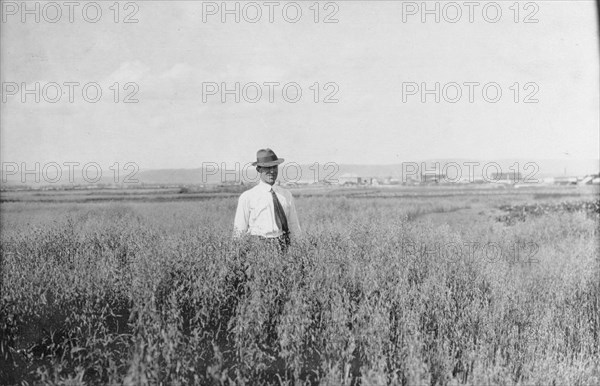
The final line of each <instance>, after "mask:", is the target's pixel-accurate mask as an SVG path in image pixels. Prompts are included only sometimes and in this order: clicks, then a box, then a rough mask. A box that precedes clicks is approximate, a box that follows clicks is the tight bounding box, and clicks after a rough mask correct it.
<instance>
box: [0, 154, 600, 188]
mask: <svg viewBox="0 0 600 386" xmlns="http://www.w3.org/2000/svg"><path fill="white" fill-rule="evenodd" d="M470 162H471V164H469V163H470ZM473 162H475V163H477V162H478V163H479V165H476V164H473ZM213 165H214V164H213ZM469 165H471V166H469ZM457 167H459V168H460V171H461V174H462V177H463V178H467V177H469V171H470V169H469V168H472V169H471V172H472V173H473V176H474V177H475V179H478V178H481V177H482V176H483V169H484V167H487V173H488V176H489V175H491V174H493V173H496V172H498V171H501V172H504V173H510V172H513V171H519V172H520V173H521V175H522V176H523V177H525V176H531V177H535V178H538V179H541V178H547V177H563V176H565V177H575V176H578V177H583V176H584V175H587V174H592V173H598V172H599V171H600V161H599V160H558V159H549V160H537V161H535V162H532V161H530V160H525V159H502V160H487V161H486V160H478V161H473V160H467V159H428V160H424V161H419V162H405V163H402V164H395V165H352V164H334V163H331V164H327V165H324V164H319V168H318V169H317V168H316V167H315V165H298V164H295V163H284V164H283V165H282V166H281V167H280V172H279V179H280V180H281V181H292V182H299V183H312V182H317V181H323V180H328V181H330V182H335V180H336V179H338V178H340V177H342V178H343V177H344V176H349V175H351V176H358V177H363V178H366V177H375V178H394V179H398V180H402V178H403V177H406V178H408V177H415V176H418V175H419V174H420V173H423V172H439V173H441V174H444V173H445V174H448V176H451V177H454V176H456V173H457V170H458V169H457ZM227 168H229V169H234V166H233V165H231V166H229V165H228V166H227ZM128 174H129V173H128V172H121V174H120V176H119V179H118V183H115V181H114V175H113V172H112V171H110V170H106V171H104V170H103V171H102V178H101V179H100V180H99V181H97V182H94V183H93V184H94V185H107V186H111V185H113V186H114V185H125V186H141V185H198V184H208V185H213V184H224V183H225V184H227V183H239V182H240V181H243V182H244V183H253V182H256V181H257V178H258V177H257V174H256V170H255V169H254V168H253V167H248V168H246V169H241V166H239V167H238V170H237V171H235V170H220V169H218V168H216V167H207V168H195V169H157V170H140V171H138V172H137V173H136V174H135V175H134V176H131V179H132V180H136V181H137V182H133V181H129V182H128V183H125V184H122V182H123V180H124V178H125V176H127V175H128ZM74 175H75V178H74V180H73V181H71V182H70V181H68V173H67V172H66V171H65V172H63V176H62V179H61V180H60V181H57V182H52V181H50V182H49V181H47V180H44V178H43V177H44V176H40V177H39V180H40V181H39V182H35V181H34V176H33V175H31V174H30V175H27V176H26V177H27V180H26V181H25V182H22V181H21V174H20V173H19V172H17V173H16V174H13V175H9V173H6V172H5V171H4V170H3V171H2V185H4V186H15V185H16V186H32V187H40V186H62V185H89V184H90V181H86V180H85V179H84V178H83V176H82V173H81V171H80V170H76V171H75V173H74ZM53 177H54V176H49V177H48V178H49V179H52V178H53Z"/></svg>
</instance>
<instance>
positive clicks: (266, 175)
mask: <svg viewBox="0 0 600 386" xmlns="http://www.w3.org/2000/svg"><path fill="white" fill-rule="evenodd" d="M256 170H257V171H258V174H260V179H261V181H263V182H264V183H267V184H269V185H273V184H274V183H275V180H277V174H278V173H279V167H278V166H277V165H275V166H271V167H266V166H257V167H256Z"/></svg>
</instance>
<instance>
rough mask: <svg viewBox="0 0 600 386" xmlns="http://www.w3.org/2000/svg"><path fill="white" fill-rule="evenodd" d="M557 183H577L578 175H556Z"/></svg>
mask: <svg viewBox="0 0 600 386" xmlns="http://www.w3.org/2000/svg"><path fill="white" fill-rule="evenodd" d="M554 184H556V185H577V177H554Z"/></svg>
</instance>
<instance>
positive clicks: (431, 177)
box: [421, 172, 446, 184]
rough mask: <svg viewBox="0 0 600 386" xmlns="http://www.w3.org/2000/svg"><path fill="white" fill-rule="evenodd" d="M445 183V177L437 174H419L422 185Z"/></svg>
mask: <svg viewBox="0 0 600 386" xmlns="http://www.w3.org/2000/svg"><path fill="white" fill-rule="evenodd" d="M445 181H446V175H445V174H441V173H438V172H424V173H423V174H421V182H422V183H424V184H431V183H434V184H439V183H440V182H445Z"/></svg>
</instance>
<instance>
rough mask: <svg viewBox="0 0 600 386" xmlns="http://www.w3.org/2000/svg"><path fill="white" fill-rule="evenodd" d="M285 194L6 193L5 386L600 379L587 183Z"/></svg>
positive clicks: (594, 223)
mask: <svg viewBox="0 0 600 386" xmlns="http://www.w3.org/2000/svg"><path fill="white" fill-rule="evenodd" d="M292 192H293V194H294V196H295V197H296V207H297V209H298V214H299V217H300V223H301V226H302V227H303V230H304V234H303V235H302V237H300V238H299V239H297V240H295V242H294V244H293V246H292V247H291V248H290V250H289V252H288V253H287V254H281V253H280V252H279V251H277V250H275V249H272V248H271V247H269V246H268V245H264V244H260V243H256V242H255V241H252V240H232V238H231V233H232V225H233V224H232V223H233V216H234V212H235V207H236V204H237V196H238V195H239V192H225V193H219V194H214V195H203V196H202V197H199V196H200V195H199V194H190V195H188V196H186V195H185V194H181V193H178V192H170V193H169V194H168V195H167V196H166V197H165V198H164V199H156V197H159V196H160V195H159V194H158V193H153V195H154V197H155V198H152V197H151V196H152V195H151V194H144V195H140V199H134V198H132V197H133V195H130V196H129V197H125V198H124V197H123V196H119V195H118V193H114V194H110V195H105V196H106V197H104V199H103V198H102V197H103V196H102V194H100V193H98V194H95V195H93V197H94V200H88V201H86V199H85V197H86V196H85V195H83V194H76V193H69V194H68V195H64V194H59V193H44V194H42V193H39V194H37V193H36V194H31V193H15V192H12V193H10V194H3V196H2V201H3V202H2V203H1V204H0V209H1V214H2V216H1V226H2V228H1V249H0V252H1V259H2V260H1V269H2V270H1V272H0V275H1V287H0V289H1V293H0V384H30V385H33V384H53V385H83V384H87V385H104V384H111V385H113V384H126V385H140V384H152V385H184V384H217V385H218V384H226V385H234V384H247V385H255V384H276V385H279V384H283V385H301V384H323V385H359V384H360V385H387V384H391V385H484V384H485V385H552V384H554V385H566V384H569V385H597V384H600V257H599V256H600V246H599V244H598V238H599V236H600V234H599V233H600V226H599V224H600V223H599V219H600V217H599V216H600V201H599V198H598V197H599V195H598V193H599V192H598V189H597V188H595V189H592V188H585V187H562V188H547V189H546V188H535V189H513V188H506V189H491V188H480V189H475V188H473V189H468V188H464V189H462V188H461V189H460V190H459V189H438V188H433V187H432V188H412V189H408V188H406V189H400V188H399V189H396V190H394V189H380V190H376V189H368V188H346V189H333V188H329V189H323V190H321V191H320V190H314V191H311V190H308V189H306V190H301V189H295V190H292ZM64 197H69V198H68V199H65V198H64ZM107 197H108V199H107ZM119 197H120V198H119ZM186 197H187V198H186Z"/></svg>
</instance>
